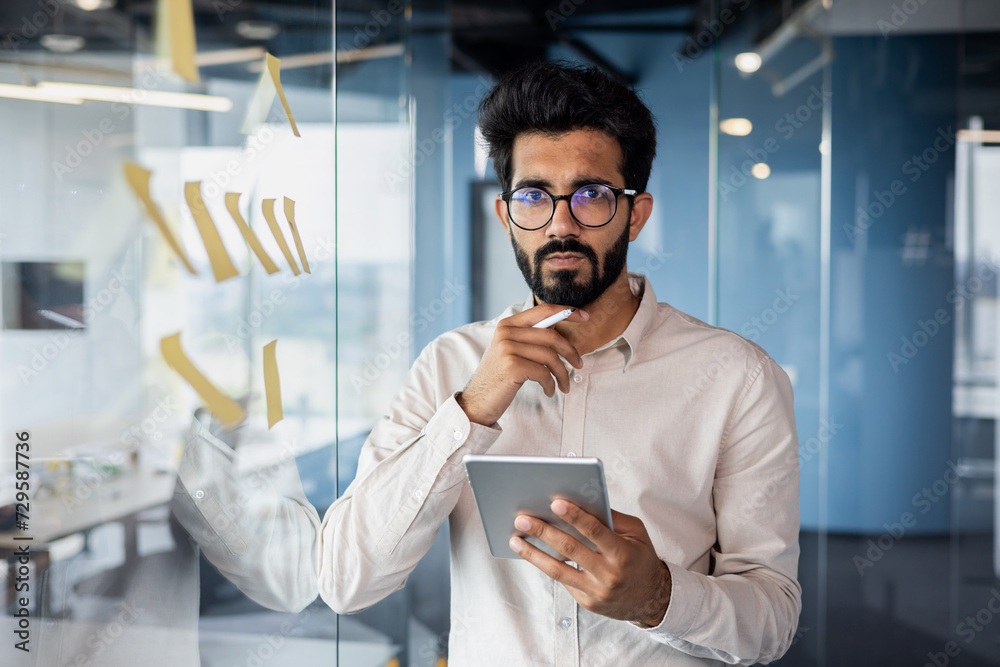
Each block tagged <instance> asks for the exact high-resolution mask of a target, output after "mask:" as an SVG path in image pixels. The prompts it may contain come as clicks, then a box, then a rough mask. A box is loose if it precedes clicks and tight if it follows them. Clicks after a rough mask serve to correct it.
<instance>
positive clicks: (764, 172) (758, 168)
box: [750, 162, 771, 180]
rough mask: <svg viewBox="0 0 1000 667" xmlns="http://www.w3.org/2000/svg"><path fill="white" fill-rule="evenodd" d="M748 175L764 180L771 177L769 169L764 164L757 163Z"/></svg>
mask: <svg viewBox="0 0 1000 667" xmlns="http://www.w3.org/2000/svg"><path fill="white" fill-rule="evenodd" d="M750 173H751V174H753V175H754V177H755V178H759V179H761V180H764V179H765V178H767V177H768V176H770V175H771V168H770V167H768V166H767V163H766V162H758V163H757V164H755V165H754V166H753V167H752V168H751V169H750Z"/></svg>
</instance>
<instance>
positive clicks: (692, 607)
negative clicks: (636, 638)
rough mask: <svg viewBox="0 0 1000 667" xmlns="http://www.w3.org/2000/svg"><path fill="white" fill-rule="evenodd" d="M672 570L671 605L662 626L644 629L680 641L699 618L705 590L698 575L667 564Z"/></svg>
mask: <svg viewBox="0 0 1000 667" xmlns="http://www.w3.org/2000/svg"><path fill="white" fill-rule="evenodd" d="M667 568H668V569H669V570H670V604H668V605H667V612H666V613H665V614H664V615H663V620H661V621H660V624H659V625H657V626H655V627H651V628H643V629H644V630H646V631H647V632H649V633H651V634H653V635H656V636H658V637H662V638H664V639H679V638H681V637H683V636H684V634H686V633H687V632H688V630H690V629H691V625H692V624H693V623H694V619H696V618H698V612H699V611H700V610H701V604H702V601H703V600H704V589H703V588H702V585H701V581H700V580H699V576H700V575H698V574H695V573H694V572H688V571H687V570H685V569H684V568H682V567H680V566H678V565H673V564H671V563H667Z"/></svg>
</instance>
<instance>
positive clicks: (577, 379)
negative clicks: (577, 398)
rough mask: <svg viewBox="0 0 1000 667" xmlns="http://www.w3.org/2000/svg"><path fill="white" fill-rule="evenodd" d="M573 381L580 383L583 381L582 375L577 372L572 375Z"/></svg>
mask: <svg viewBox="0 0 1000 667" xmlns="http://www.w3.org/2000/svg"><path fill="white" fill-rule="evenodd" d="M573 382H575V383H577V384H580V383H581V382H583V377H582V376H581V375H580V374H579V373H577V374H576V375H574V376H573Z"/></svg>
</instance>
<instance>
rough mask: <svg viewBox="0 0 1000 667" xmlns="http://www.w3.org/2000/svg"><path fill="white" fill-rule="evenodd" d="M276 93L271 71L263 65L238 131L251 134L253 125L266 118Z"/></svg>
mask: <svg viewBox="0 0 1000 667" xmlns="http://www.w3.org/2000/svg"><path fill="white" fill-rule="evenodd" d="M277 94H278V89H277V88H275V87H274V81H273V80H272V79H271V73H270V72H268V71H267V68H266V67H265V68H264V71H263V72H261V74H260V79H258V80H257V88H256V89H255V90H254V93H253V97H251V98H250V103H249V104H247V114H246V117H245V118H244V119H243V127H241V128H240V132H242V133H243V134H252V133H253V130H254V126H256V125H258V124H259V123H263V122H264V121H266V120H267V114H268V112H269V111H271V105H272V104H274V96H275V95H277Z"/></svg>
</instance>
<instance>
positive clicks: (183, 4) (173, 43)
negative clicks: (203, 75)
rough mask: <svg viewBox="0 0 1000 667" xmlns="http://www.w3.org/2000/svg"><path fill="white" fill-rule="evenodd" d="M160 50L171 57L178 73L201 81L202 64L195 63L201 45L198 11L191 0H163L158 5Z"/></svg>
mask: <svg viewBox="0 0 1000 667" xmlns="http://www.w3.org/2000/svg"><path fill="white" fill-rule="evenodd" d="M156 18H157V30H156V33H157V35H156V36H157V41H158V42H159V48H158V51H160V53H161V54H162V55H166V56H168V57H169V59H170V66H171V67H172V68H173V70H174V71H175V72H177V74H179V75H180V76H181V77H183V78H184V79H187V80H188V81H190V82H192V83H197V82H198V80H199V77H198V65H197V63H196V62H195V55H196V53H197V46H196V42H195V36H194V10H193V9H192V7H191V0H160V3H159V5H158V6H157V14H156Z"/></svg>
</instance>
